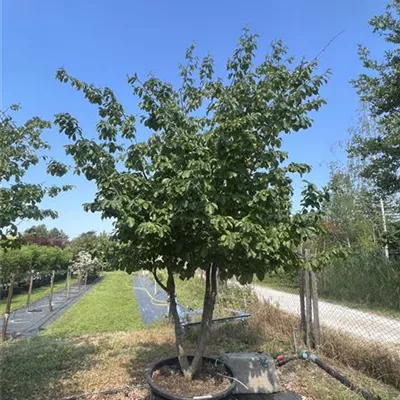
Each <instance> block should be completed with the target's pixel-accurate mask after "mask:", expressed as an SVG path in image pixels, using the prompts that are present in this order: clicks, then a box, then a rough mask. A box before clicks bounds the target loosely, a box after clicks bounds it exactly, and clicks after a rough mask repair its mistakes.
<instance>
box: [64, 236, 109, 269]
mask: <svg viewBox="0 0 400 400" xmlns="http://www.w3.org/2000/svg"><path fill="white" fill-rule="evenodd" d="M109 246H110V236H109V235H108V234H107V233H105V232H101V233H99V234H97V233H96V231H88V232H84V233H81V234H80V235H79V236H77V237H76V238H74V239H72V240H71V242H70V243H69V246H68V247H69V248H70V249H71V251H72V252H73V253H74V255H77V254H78V253H79V252H81V251H83V252H87V253H89V254H90V255H91V256H92V257H97V258H98V259H99V260H100V261H102V262H104V261H105V258H106V253H107V251H108V247H109Z"/></svg>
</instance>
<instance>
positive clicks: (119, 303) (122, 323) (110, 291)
mask: <svg viewBox="0 0 400 400" xmlns="http://www.w3.org/2000/svg"><path fill="white" fill-rule="evenodd" d="M141 328H143V325H142V318H141V315H140V311H139V309H138V307H137V303H136V300H135V297H134V295H133V289H132V277H131V276H130V275H128V274H127V273H125V272H120V271H118V272H109V273H105V274H104V278H103V280H102V281H101V282H100V283H98V284H97V285H96V286H95V287H94V288H93V289H92V290H90V291H89V292H88V293H87V294H86V295H85V296H84V297H83V298H82V299H81V300H79V301H78V302H77V303H76V304H74V305H73V306H72V307H71V308H70V309H69V310H68V311H67V312H66V313H65V314H64V315H63V316H61V317H60V318H59V319H58V320H57V321H55V322H54V323H53V324H52V325H50V327H49V328H48V329H46V331H45V332H44V334H45V335H51V336H79V335H84V334H96V333H103V332H120V331H132V330H137V329H141Z"/></svg>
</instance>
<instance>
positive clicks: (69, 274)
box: [67, 267, 71, 299]
mask: <svg viewBox="0 0 400 400" xmlns="http://www.w3.org/2000/svg"><path fill="white" fill-rule="evenodd" d="M70 287H71V270H70V268H69V267H68V270H67V299H69V290H70Z"/></svg>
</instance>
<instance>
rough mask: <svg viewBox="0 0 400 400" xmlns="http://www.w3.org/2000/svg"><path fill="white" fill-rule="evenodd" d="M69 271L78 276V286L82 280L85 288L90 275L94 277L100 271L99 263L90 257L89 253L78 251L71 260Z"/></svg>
mask: <svg viewBox="0 0 400 400" xmlns="http://www.w3.org/2000/svg"><path fill="white" fill-rule="evenodd" d="M70 269H71V271H72V272H73V273H76V274H77V275H78V277H79V286H80V285H81V283H82V280H83V281H84V283H85V286H86V282H87V279H88V277H89V276H90V275H96V274H97V272H98V271H99V270H100V269H101V263H100V261H99V260H98V259H97V258H95V257H92V256H91V255H90V253H88V252H86V251H80V252H79V253H78V254H77V256H76V257H75V259H74V260H73V262H72V264H71V266H70Z"/></svg>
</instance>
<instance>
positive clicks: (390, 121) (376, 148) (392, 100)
mask: <svg viewBox="0 0 400 400" xmlns="http://www.w3.org/2000/svg"><path fill="white" fill-rule="evenodd" d="M399 15H400V1H399V0H391V1H390V3H389V5H388V6H387V10H386V12H385V13H384V14H382V15H378V16H375V17H373V18H372V19H371V20H370V21H369V24H370V25H371V26H372V28H373V32H375V33H378V34H379V35H380V36H382V37H383V38H384V40H385V41H386V42H387V43H388V44H389V49H388V50H386V51H385V53H384V56H383V59H382V60H381V61H377V60H373V59H372V58H371V56H370V51H369V50H368V49H367V48H366V47H364V46H360V47H359V55H360V59H361V61H362V63H363V66H364V67H365V68H366V69H367V70H369V71H370V74H368V73H362V74H361V75H360V76H359V77H358V78H357V79H355V80H354V81H353V84H354V86H355V88H356V89H357V91H358V94H359V96H360V98H361V100H362V101H363V102H365V103H366V104H367V105H368V107H369V111H370V114H371V117H372V118H376V119H377V121H376V123H377V132H376V135H373V136H368V135H367V136H362V135H360V136H358V137H357V140H356V141H355V142H354V143H353V146H352V147H351V151H352V153H353V154H356V155H357V156H360V157H361V158H362V159H363V161H364V167H363V170H362V176H363V177H365V178H366V179H368V180H370V181H371V182H372V183H373V186H375V187H376V188H378V189H379V190H380V192H381V195H382V196H390V195H393V194H397V193H398V192H399V189H400V177H399V168H400V131H399V127H400V62H399V61H400V48H399V44H400V19H399Z"/></svg>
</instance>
